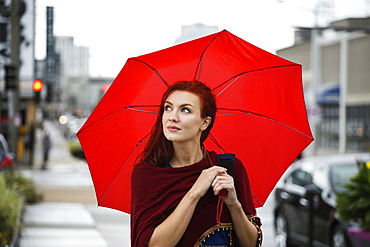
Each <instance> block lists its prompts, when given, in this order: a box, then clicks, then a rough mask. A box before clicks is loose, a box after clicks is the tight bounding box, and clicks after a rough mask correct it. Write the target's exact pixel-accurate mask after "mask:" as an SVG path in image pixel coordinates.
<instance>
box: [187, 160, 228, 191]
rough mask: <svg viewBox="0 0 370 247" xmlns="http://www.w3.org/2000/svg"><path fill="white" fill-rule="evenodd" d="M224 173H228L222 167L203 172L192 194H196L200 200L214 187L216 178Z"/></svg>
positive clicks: (192, 189)
mask: <svg viewBox="0 0 370 247" xmlns="http://www.w3.org/2000/svg"><path fill="white" fill-rule="evenodd" d="M224 173H226V168H224V167H221V166H212V167H210V168H208V169H205V170H203V171H202V173H201V174H200V175H199V177H198V179H197V181H196V182H195V183H194V185H193V186H192V188H191V189H190V192H191V193H194V194H195V195H196V196H197V197H198V198H201V197H203V196H204V195H205V194H206V193H207V191H208V190H209V188H210V187H211V186H212V184H213V182H214V180H215V178H216V177H217V176H219V175H221V174H224Z"/></svg>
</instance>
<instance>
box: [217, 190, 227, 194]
mask: <svg viewBox="0 0 370 247" xmlns="http://www.w3.org/2000/svg"><path fill="white" fill-rule="evenodd" d="M218 195H219V196H226V195H227V190H226V189H222V190H221V191H220V193H218Z"/></svg>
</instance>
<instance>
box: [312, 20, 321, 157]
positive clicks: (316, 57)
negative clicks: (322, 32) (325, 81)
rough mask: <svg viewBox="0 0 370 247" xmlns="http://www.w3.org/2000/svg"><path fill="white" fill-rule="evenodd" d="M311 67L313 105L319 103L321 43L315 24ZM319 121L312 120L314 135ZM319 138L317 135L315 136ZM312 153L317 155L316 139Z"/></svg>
mask: <svg viewBox="0 0 370 247" xmlns="http://www.w3.org/2000/svg"><path fill="white" fill-rule="evenodd" d="M310 53H311V55H310V58H311V61H310V67H311V86H310V87H311V100H312V101H311V105H313V106H316V105H317V92H318V90H317V88H318V86H319V84H320V73H321V72H320V61H321V57H320V44H319V30H318V27H317V26H316V25H315V27H314V28H312V29H311V50H310ZM316 125H317V123H316V122H314V121H312V122H311V128H312V133H313V135H314V136H316V134H317V127H316ZM315 138H317V137H315ZM311 145H312V155H315V154H316V152H317V144H316V142H315V141H314V142H313V143H312V144H311Z"/></svg>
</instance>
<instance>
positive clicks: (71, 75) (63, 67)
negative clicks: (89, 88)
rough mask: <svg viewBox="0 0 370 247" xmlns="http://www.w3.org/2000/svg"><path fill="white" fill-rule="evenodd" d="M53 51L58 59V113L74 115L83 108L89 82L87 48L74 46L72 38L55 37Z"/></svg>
mask: <svg viewBox="0 0 370 247" xmlns="http://www.w3.org/2000/svg"><path fill="white" fill-rule="evenodd" d="M55 51H56V53H57V54H59V59H60V79H59V89H60V91H59V97H60V103H61V105H60V111H61V113H63V114H64V113H73V114H76V113H77V112H81V109H82V108H83V102H84V100H85V99H84V94H83V92H84V88H85V86H86V84H87V83H88V80H89V48H88V47H84V46H76V45H75V44H74V42H73V37H55Z"/></svg>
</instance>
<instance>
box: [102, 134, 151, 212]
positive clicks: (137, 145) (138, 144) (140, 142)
mask: <svg viewBox="0 0 370 247" xmlns="http://www.w3.org/2000/svg"><path fill="white" fill-rule="evenodd" d="M148 135H150V133H148V134H147V135H145V136H144V137H143V138H141V139H140V140H139V141H138V142H137V143H136V145H135V146H134V147H133V149H132V150H131V152H130V153H129V155H127V157H126V159H125V160H124V161H123V163H122V165H121V167H120V168H119V170H118V171H117V173H116V175H115V176H114V178H113V179H112V181H111V182H110V184H109V186H108V188H107V189H106V190H105V192H104V194H103V196H102V197H101V199H100V200H99V202H98V205H99V206H100V204H101V203H102V202H103V200H104V198H105V196H106V195H107V194H108V191H109V189H110V188H111V186H112V184H113V182H114V180H116V178H117V176H118V173H119V171H120V170H121V169H122V167H123V165H124V164H125V163H126V161H127V160H128V158H129V157H130V156H131V154H132V153H133V152H134V150H135V149H136V148H137V147H139V146H140V145H143V144H144V143H146V142H144V141H143V140H144V139H145V138H146V137H147V136H148ZM138 158H139V156H138V157H136V159H135V161H134V163H135V164H136V161H137V159H138ZM127 174H128V173H127ZM127 174H126V175H127Z"/></svg>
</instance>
